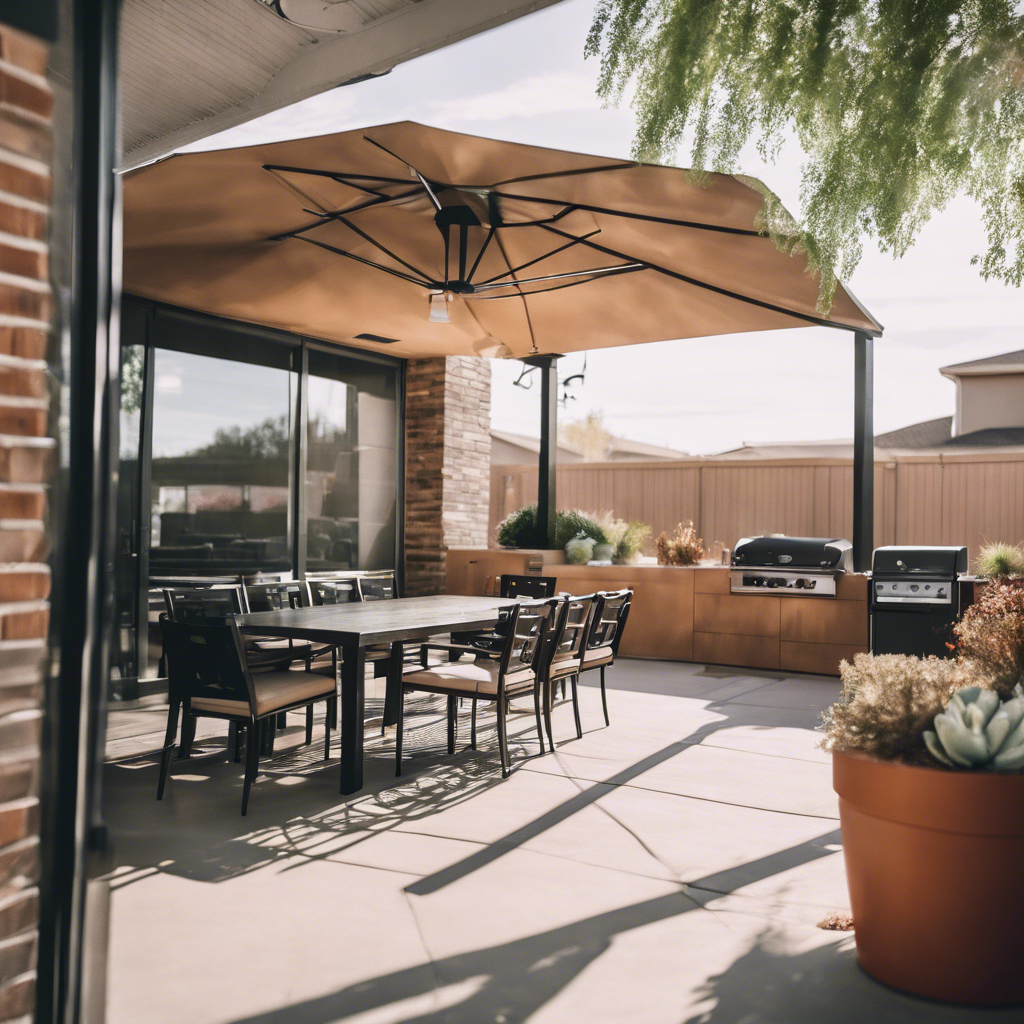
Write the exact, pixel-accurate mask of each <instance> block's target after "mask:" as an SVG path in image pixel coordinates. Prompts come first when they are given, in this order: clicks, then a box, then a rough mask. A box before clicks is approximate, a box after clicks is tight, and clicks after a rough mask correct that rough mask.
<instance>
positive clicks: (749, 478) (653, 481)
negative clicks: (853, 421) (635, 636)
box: [491, 452, 1024, 554]
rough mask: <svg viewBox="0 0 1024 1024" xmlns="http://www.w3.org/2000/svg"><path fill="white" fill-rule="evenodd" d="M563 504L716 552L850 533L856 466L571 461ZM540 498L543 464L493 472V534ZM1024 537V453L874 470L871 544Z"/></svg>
mask: <svg viewBox="0 0 1024 1024" xmlns="http://www.w3.org/2000/svg"><path fill="white" fill-rule="evenodd" d="M557 490H558V505H559V507H560V508H579V509H583V510H584V511H590V512H603V511H606V510H608V511H611V512H614V513H615V515H617V516H620V517H621V518H623V519H639V520H641V521H642V522H645V523H649V524H650V526H651V528H652V530H653V534H654V536H657V535H658V534H659V533H661V531H662V530H668V531H671V530H672V529H673V528H674V527H675V525H676V523H678V522H685V521H687V520H693V522H694V523H695V525H696V527H697V530H698V532H699V533H700V535H701V536H702V537H703V538H704V539H705V541H706V542H707V544H708V545H709V546H710V545H711V544H713V543H714V542H715V541H719V542H721V543H722V544H724V545H725V546H727V547H731V546H732V545H733V544H734V543H735V542H736V540H738V539H739V538H740V537H747V536H751V535H754V534H759V533H788V534H791V535H794V536H801V535H807V536H833V537H849V536H850V535H851V534H852V532H853V469H852V465H851V463H850V461H849V460H842V459H785V460H773V461H760V460H758V461H753V460H750V461H747V460H738V459H731V460H730V459H691V460H684V461H679V462H642V463H638V462H633V463H622V462H605V463H573V464H571V465H567V466H560V467H559V469H558V480H557ZM536 500H537V467H536V466H492V467H491V538H492V542H493V538H494V528H495V527H496V526H497V524H498V522H500V520H501V519H502V518H503V517H504V516H506V515H507V514H508V513H509V512H512V511H513V510H515V509H517V508H520V507H521V506H523V505H526V504H529V503H531V502H535V501H536ZM993 540H1006V541H1011V542H1013V543H1017V542H1020V541H1022V540H1024V453H1021V452H1005V453H1004V452H987V453H977V454H970V453H968V454H964V455H959V454H958V455H941V456H940V455H908V456H896V457H889V458H887V459H885V460H884V461H882V460H879V461H877V462H876V463H875V543H876V544H878V545H881V544H967V545H968V546H969V547H970V549H971V553H972V554H974V553H976V552H977V551H978V549H979V548H980V547H981V546H982V545H983V544H984V543H986V542H988V541H993Z"/></svg>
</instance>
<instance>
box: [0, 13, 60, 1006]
mask: <svg viewBox="0 0 1024 1024" xmlns="http://www.w3.org/2000/svg"><path fill="white" fill-rule="evenodd" d="M46 61H47V48H46V46H45V45H44V44H43V43H40V42H38V41H36V40H35V39H33V38H31V37H29V36H26V35H23V34H22V33H19V32H17V31H14V30H12V29H10V28H8V27H6V26H4V25H2V24H0V1021H7V1020H13V1019H18V1020H27V1019H29V1017H30V1015H31V1013H32V1010H33V1003H34V993H35V965H36V946H37V921H38V892H37V889H36V881H37V878H38V850H39V813H38V788H39V786H38V784H39V737H40V727H41V724H42V710H41V703H42V665H43V659H44V657H45V653H46V646H45V644H46V641H45V637H46V633H47V628H48V622H49V603H48V597H49V592H50V572H49V568H48V567H47V565H46V564H45V559H46V555H47V542H46V532H45V529H44V525H43V518H44V515H45V505H46V492H45V483H46V480H47V479H48V476H49V473H50V465H51V459H52V450H53V441H52V440H51V439H50V437H48V436H47V435H48V429H49V428H48V407H49V401H48V394H49V382H48V378H47V370H46V363H45V361H44V360H45V357H46V352H47V342H48V334H49V325H50V319H51V315H52V308H51V306H52V300H51V295H50V287H49V283H48V279H49V263H48V248H47V214H48V204H49V199H50V181H51V173H50V168H51V164H52V134H51V116H52V109H53V95H52V92H51V90H50V87H49V85H48V83H47V80H46V77H45V76H46Z"/></svg>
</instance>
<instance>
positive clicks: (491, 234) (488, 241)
mask: <svg viewBox="0 0 1024 1024" xmlns="http://www.w3.org/2000/svg"><path fill="white" fill-rule="evenodd" d="M494 231H495V228H494V225H493V224H492V225H491V226H490V227H489V228H488V229H487V237H486V238H485V239H484V244H483V245H481V246H480V251H479V252H478V253H477V254H476V259H475V260H473V266H471V267H470V268H469V275H468V276H467V278H466V281H467V282H469V283H470V284H472V283H473V275H474V274H475V273H476V268H477V267H479V266H480V261H481V260H482V259H483V258H484V253H485V252H487V246H489V245H490V244H491V239H492V238H493V237H494ZM491 280H494V279H493V278H492V279H491Z"/></svg>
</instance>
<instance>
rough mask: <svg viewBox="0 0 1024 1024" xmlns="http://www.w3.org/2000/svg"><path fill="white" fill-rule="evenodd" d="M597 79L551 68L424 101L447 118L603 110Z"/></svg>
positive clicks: (489, 118) (493, 118)
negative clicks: (481, 90)
mask: <svg viewBox="0 0 1024 1024" xmlns="http://www.w3.org/2000/svg"><path fill="white" fill-rule="evenodd" d="M600 106H601V104H600V102H599V101H598V99H597V96H596V95H595V84H594V79H593V78H591V77H590V76H589V75H583V74H580V73H579V72H574V71H550V72H546V73H544V74H540V75H531V76H530V77H529V78H521V79H519V81H517V82H512V83H510V84H509V85H506V86H505V87H504V88H503V89H498V90H495V91H494V92H485V93H480V94H479V95H476V96H466V97H460V98H458V99H450V100H434V101H431V102H429V103H427V104H424V108H425V110H426V111H427V112H429V116H430V117H432V118H437V119H441V120H444V121H448V122H451V121H500V120H504V119H505V118H508V117H536V116H537V115H538V114H568V113H573V112H576V111H580V110H599V109H600Z"/></svg>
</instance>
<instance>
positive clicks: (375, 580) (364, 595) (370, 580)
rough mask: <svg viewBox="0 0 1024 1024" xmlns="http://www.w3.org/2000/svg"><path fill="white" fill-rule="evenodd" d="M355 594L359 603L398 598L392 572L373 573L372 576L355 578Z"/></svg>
mask: <svg viewBox="0 0 1024 1024" xmlns="http://www.w3.org/2000/svg"><path fill="white" fill-rule="evenodd" d="M356 592H357V593H358V594H359V598H358V600H360V601H390V600H392V599H393V598H396V597H398V591H397V590H396V588H395V574H394V573H393V572H381V573H374V575H373V576H357V577H356Z"/></svg>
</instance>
